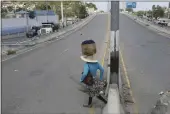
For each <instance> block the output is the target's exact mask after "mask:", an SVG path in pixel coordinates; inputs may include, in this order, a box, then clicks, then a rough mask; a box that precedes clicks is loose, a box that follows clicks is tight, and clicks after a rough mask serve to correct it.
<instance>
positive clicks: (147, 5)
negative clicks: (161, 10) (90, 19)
mask: <svg viewBox="0 0 170 114" xmlns="http://www.w3.org/2000/svg"><path fill="white" fill-rule="evenodd" d="M93 3H94V4H96V6H97V8H98V9H99V10H104V11H107V5H108V3H107V2H93ZM152 5H160V6H166V7H168V2H137V6H136V8H135V9H134V11H138V10H149V9H151V8H152ZM120 8H122V2H120Z"/></svg>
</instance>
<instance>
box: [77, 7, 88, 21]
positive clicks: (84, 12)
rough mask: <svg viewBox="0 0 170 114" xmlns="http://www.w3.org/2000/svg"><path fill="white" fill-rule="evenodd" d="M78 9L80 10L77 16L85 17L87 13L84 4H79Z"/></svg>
mask: <svg viewBox="0 0 170 114" xmlns="http://www.w3.org/2000/svg"><path fill="white" fill-rule="evenodd" d="M79 10H80V12H79V18H80V19H83V18H85V17H87V15H88V13H87V10H86V6H85V5H80V7H79Z"/></svg>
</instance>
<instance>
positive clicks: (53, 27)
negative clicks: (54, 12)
mask: <svg viewBox="0 0 170 114" xmlns="http://www.w3.org/2000/svg"><path fill="white" fill-rule="evenodd" d="M47 24H48V25H49V24H50V25H51V27H52V31H53V32H55V31H58V29H59V28H60V25H59V24H56V23H53V22H48V23H42V25H47Z"/></svg>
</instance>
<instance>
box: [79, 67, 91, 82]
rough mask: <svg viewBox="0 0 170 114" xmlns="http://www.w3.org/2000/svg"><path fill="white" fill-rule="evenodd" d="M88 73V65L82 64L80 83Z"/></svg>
mask: <svg viewBox="0 0 170 114" xmlns="http://www.w3.org/2000/svg"><path fill="white" fill-rule="evenodd" d="M88 71H89V67H88V64H84V69H83V74H82V76H81V79H80V82H82V81H83V80H84V78H85V77H86V76H87V74H88Z"/></svg>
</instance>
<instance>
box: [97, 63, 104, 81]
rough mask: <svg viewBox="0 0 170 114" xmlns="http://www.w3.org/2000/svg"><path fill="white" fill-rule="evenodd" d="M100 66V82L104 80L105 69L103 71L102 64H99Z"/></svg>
mask: <svg viewBox="0 0 170 114" xmlns="http://www.w3.org/2000/svg"><path fill="white" fill-rule="evenodd" d="M98 66H99V70H100V80H103V74H104V69H103V67H102V66H101V65H100V63H98Z"/></svg>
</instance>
